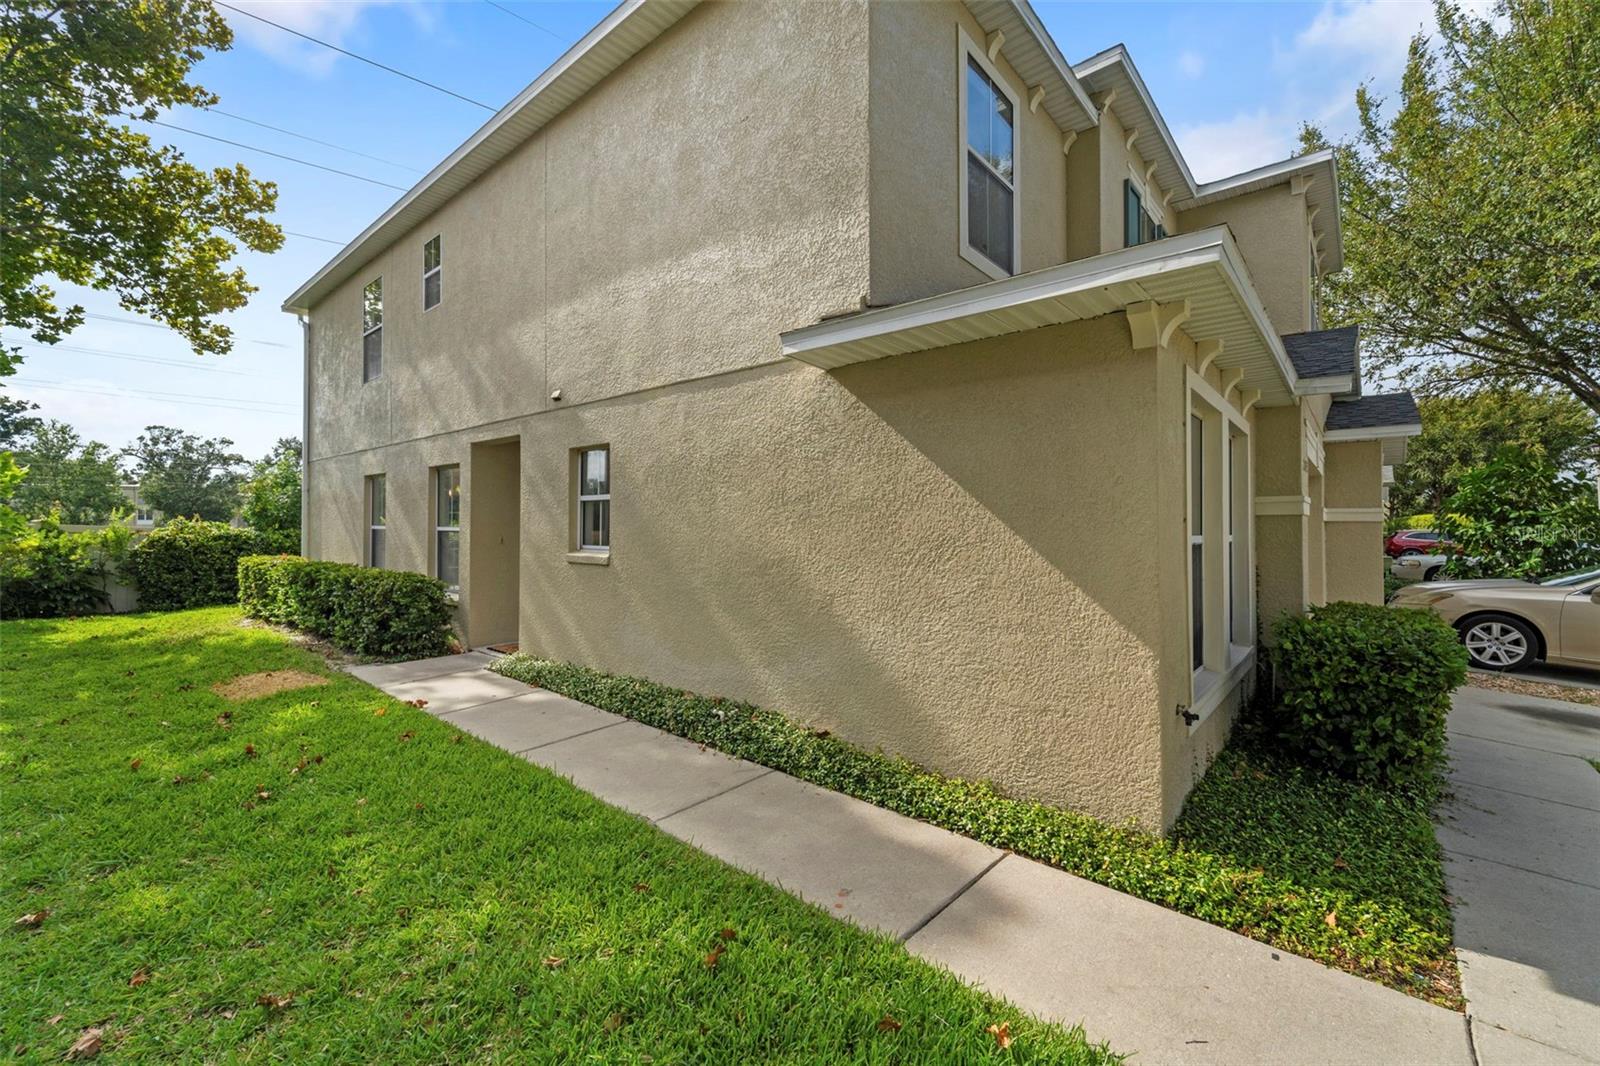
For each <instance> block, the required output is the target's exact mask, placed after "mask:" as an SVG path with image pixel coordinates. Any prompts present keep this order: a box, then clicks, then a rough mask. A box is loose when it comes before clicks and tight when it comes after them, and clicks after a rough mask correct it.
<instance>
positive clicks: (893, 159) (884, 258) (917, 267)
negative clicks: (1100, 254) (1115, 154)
mask: <svg viewBox="0 0 1600 1066" xmlns="http://www.w3.org/2000/svg"><path fill="white" fill-rule="evenodd" d="M870 18H871V35H870V38H869V41H868V52H869V54H870V56H871V120H870V121H871V145H870V153H871V186H872V198H871V206H872V216H871V244H872V294H871V302H872V303H873V304H890V303H899V302H902V301H904V300H912V299H916V298H918V297H922V296H932V295H934V294H937V293H941V292H949V291H950V290H952V289H959V288H965V287H967V286H969V285H978V284H982V283H983V282H986V281H989V280H990V278H989V275H987V274H985V273H984V272H983V271H982V270H980V269H978V268H977V267H976V266H973V265H972V264H971V263H969V262H968V261H967V260H965V259H963V258H962V256H961V252H960V243H959V242H960V236H961V232H960V217H961V215H960V208H961V197H962V196H963V195H965V190H966V185H965V179H964V177H963V174H964V171H963V169H962V168H963V166H964V165H965V156H964V155H963V146H962V145H961V144H960V139H959V128H960V127H959V117H960V116H959V110H960V109H959V100H960V95H959V93H960V84H961V78H962V77H963V67H962V65H961V62H960V61H958V54H957V27H960V28H962V29H964V30H965V31H966V32H967V34H968V36H970V37H971V38H972V40H973V41H974V42H975V43H976V44H977V45H978V46H979V47H980V48H981V47H983V44H984V41H985V34H984V32H983V28H982V27H981V26H980V25H979V24H978V21H977V20H976V19H974V18H973V17H972V14H971V12H969V11H968V10H967V9H966V6H965V5H964V4H961V3H957V2H954V0H939V2H934V0H929V2H925V3H877V4H873V5H871V10H870ZM995 65H996V66H997V67H998V68H999V70H1000V74H1001V76H1002V77H1003V78H1004V80H1005V82H1006V85H1007V87H1008V88H1010V90H1011V91H1012V92H1013V93H1014V94H1015V95H1016V96H1017V98H1018V100H1019V101H1020V102H1021V106H1020V107H1019V108H1018V110H1017V124H1016V145H1017V187H1018V191H1019V194H1020V201H1021V240H1020V245H1019V247H1020V250H1021V253H1022V254H1021V256H1020V259H1019V262H1020V266H1021V269H1022V271H1024V272H1025V271H1029V270H1038V269H1040V268H1041V267H1047V266H1053V265H1055V264H1057V263H1060V262H1064V261H1065V260H1066V258H1067V244H1066V242H1067V227H1068V224H1069V222H1068V204H1067V197H1066V166H1067V160H1066V157H1065V156H1063V155H1062V153H1061V131H1060V129H1058V128H1057V126H1056V124H1055V122H1054V121H1052V120H1051V118H1050V116H1049V115H1048V114H1047V113H1046V112H1045V110H1044V109H1043V108H1040V109H1039V110H1038V111H1037V112H1032V111H1029V110H1028V106H1027V100H1028V88H1029V87H1028V86H1027V85H1026V84H1024V82H1023V80H1022V79H1021V78H1020V77H1018V76H1017V73H1016V71H1015V70H1013V69H1012V67H1011V64H1010V63H1009V62H1008V61H1007V60H1006V55H1005V51H1004V49H1002V51H1001V53H1000V56H999V57H998V59H997V60H996V61H995ZM1074 151H1076V148H1074ZM1073 209H1074V210H1076V206H1075V205H1074V208H1073Z"/></svg>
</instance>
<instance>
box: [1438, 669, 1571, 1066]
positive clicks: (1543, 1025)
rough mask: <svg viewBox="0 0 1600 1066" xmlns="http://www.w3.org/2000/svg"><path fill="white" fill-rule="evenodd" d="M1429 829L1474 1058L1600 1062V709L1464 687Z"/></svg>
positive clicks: (1487, 1062) (1487, 1064) (1490, 1065)
mask: <svg viewBox="0 0 1600 1066" xmlns="http://www.w3.org/2000/svg"><path fill="white" fill-rule="evenodd" d="M1449 730H1450V756H1451V771H1450V777H1451V784H1452V788H1453V791H1454V792H1455V800H1454V802H1453V803H1452V804H1450V806H1448V807H1447V808H1446V810H1445V818H1444V820H1443V822H1442V823H1441V824H1440V825H1439V826H1438V828H1437V834H1438V837H1439V842H1440V844H1442V845H1443V847H1444V849H1445V877H1446V881H1447V884H1448V886H1449V890H1450V894H1451V895H1452V896H1453V897H1454V898H1455V901H1456V954H1457V956H1458V957H1459V958H1460V960H1461V984H1462V989H1463V991H1465V993H1466V996H1467V1013H1468V1016H1469V1017H1470V1018H1471V1025H1472V1036H1473V1042H1474V1044H1475V1046H1476V1049H1477V1053H1478V1061H1479V1062H1480V1063H1481V1064H1482V1066H1504V1064H1510V1063H1576V1062H1600V772H1596V770H1595V768H1594V767H1592V766H1590V765H1589V763H1587V762H1586V761H1584V760H1585V759H1586V758H1587V759H1600V708H1596V707H1585V706H1583V705H1581V704H1576V703H1566V702H1562V701H1557V700H1546V699H1538V698H1536V697H1532V696H1520V695H1516V694H1513V693H1509V692H1498V691H1492V690H1489V689H1481V688H1473V687H1471V686H1468V687H1465V688H1462V689H1460V690H1459V691H1458V692H1457V693H1456V697H1455V706H1454V710H1453V711H1452V712H1451V714H1450V721H1449Z"/></svg>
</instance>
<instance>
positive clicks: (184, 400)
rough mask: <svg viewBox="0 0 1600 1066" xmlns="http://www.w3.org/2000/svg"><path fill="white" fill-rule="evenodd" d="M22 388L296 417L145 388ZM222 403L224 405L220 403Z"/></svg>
mask: <svg viewBox="0 0 1600 1066" xmlns="http://www.w3.org/2000/svg"><path fill="white" fill-rule="evenodd" d="M12 380H13V381H15V382H16V383H17V384H18V385H27V386H28V387H29V388H35V389H50V390H52V391H55V392H75V393H80V394H82V395H85V396H110V397H112V398H114V399H123V400H128V399H141V400H143V399H149V400H158V401H160V402H162V403H176V404H183V405H186V406H190V407H216V408H220V409H222V410H225V411H258V412H261V413H263V414H292V413H293V412H294V408H293V407H292V406H290V405H288V404H266V403H252V402H250V401H248V400H240V399H238V398H237V397H227V396H191V395H190V394H188V393H182V392H178V393H155V392H149V391H147V390H142V389H117V390H113V389H94V388H85V387H84V386H82V385H67V384H65V383H63V382H59V381H39V380H37V379H34V378H21V377H19V378H13V379H12ZM219 401H220V402H219Z"/></svg>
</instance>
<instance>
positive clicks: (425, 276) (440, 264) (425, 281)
mask: <svg viewBox="0 0 1600 1066" xmlns="http://www.w3.org/2000/svg"><path fill="white" fill-rule="evenodd" d="M443 298H444V251H443V249H442V248H441V247H440V244H439V237H438V235H437V234H435V235H434V238H433V240H431V241H429V242H428V243H427V244H424V245H423V246H422V309H423V310H424V311H431V310H432V309H433V308H435V307H438V306H439V301H440V300H442V299H443Z"/></svg>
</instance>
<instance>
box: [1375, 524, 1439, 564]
mask: <svg viewBox="0 0 1600 1066" xmlns="http://www.w3.org/2000/svg"><path fill="white" fill-rule="evenodd" d="M1452 543H1453V542H1452V541H1450V540H1447V539H1446V538H1444V537H1442V536H1440V535H1439V534H1438V533H1435V532H1434V531H1433V530H1431V529H1401V530H1397V531H1396V532H1394V533H1391V534H1389V535H1388V536H1387V537H1385V538H1383V552H1384V554H1385V555H1388V556H1389V557H1391V558H1394V559H1398V558H1400V556H1402V555H1447V554H1449V551H1450V548H1451V545H1452Z"/></svg>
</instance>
